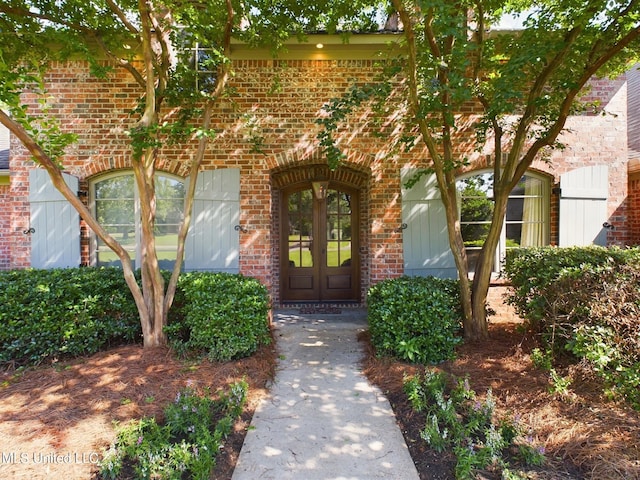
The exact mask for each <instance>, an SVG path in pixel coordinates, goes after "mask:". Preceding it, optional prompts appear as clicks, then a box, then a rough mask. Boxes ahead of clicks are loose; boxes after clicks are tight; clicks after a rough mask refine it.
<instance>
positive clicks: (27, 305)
mask: <svg viewBox="0 0 640 480" xmlns="http://www.w3.org/2000/svg"><path fill="white" fill-rule="evenodd" d="M140 336H141V328H140V319H139V317H138V311H137V309H136V306H135V303H134V301H133V298H132V297H131V293H130V292H129V288H128V287H127V285H126V283H125V281H124V278H123V276H122V270H120V269H117V268H99V269H97V268H76V269H55V270H15V271H6V272H0V362H3V363H4V362H13V363H16V364H19V365H22V364H38V363H40V362H42V361H43V360H45V359H53V358H58V357H61V356H79V355H87V354H92V353H95V352H97V351H99V350H100V349H103V348H105V347H107V346H109V345H113V344H121V343H131V342H135V341H138V340H139V339H140Z"/></svg>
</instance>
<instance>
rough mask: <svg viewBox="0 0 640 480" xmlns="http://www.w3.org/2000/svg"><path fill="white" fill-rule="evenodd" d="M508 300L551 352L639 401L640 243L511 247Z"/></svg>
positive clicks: (615, 393) (613, 391) (617, 394)
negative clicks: (632, 246)
mask: <svg viewBox="0 0 640 480" xmlns="http://www.w3.org/2000/svg"><path fill="white" fill-rule="evenodd" d="M505 273H506V275H507V278H508V279H509V280H510V281H511V283H512V285H513V293H512V294H511V295H510V297H509V299H508V301H509V302H510V303H511V304H513V305H514V306H515V307H516V309H517V311H518V312H519V313H520V314H521V315H522V316H523V317H524V318H526V319H527V320H528V322H529V325H530V327H531V328H532V329H533V330H534V331H536V332H538V333H539V334H540V336H541V340H542V342H543V343H544V345H545V350H548V351H549V352H550V353H552V354H555V355H558V354H566V353H570V354H571V355H572V356H573V358H574V359H575V360H576V361H581V364H583V365H586V366H588V367H589V368H590V370H591V371H593V372H595V373H597V374H598V375H600V377H601V378H602V379H603V380H604V385H605V389H606V390H607V393H609V394H610V395H611V396H612V397H618V398H625V399H626V400H627V401H629V402H630V403H631V404H632V405H633V406H634V407H635V408H637V409H640V329H639V328H638V318H640V250H639V249H620V248H602V247H583V248H577V247H576V248H536V249H522V250H515V251H510V252H508V254H507V259H506V263H505Z"/></svg>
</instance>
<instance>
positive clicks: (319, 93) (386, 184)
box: [0, 60, 628, 301]
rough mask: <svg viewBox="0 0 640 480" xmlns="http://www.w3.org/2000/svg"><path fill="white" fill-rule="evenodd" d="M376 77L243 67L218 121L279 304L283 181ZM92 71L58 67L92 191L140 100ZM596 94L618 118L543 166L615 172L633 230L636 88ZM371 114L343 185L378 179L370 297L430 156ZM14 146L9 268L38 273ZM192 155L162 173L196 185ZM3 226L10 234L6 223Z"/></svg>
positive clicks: (398, 254) (393, 260) (366, 250)
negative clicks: (629, 169)
mask: <svg viewBox="0 0 640 480" xmlns="http://www.w3.org/2000/svg"><path fill="white" fill-rule="evenodd" d="M376 71H377V67H376V64H375V63H374V62H373V61H368V60H322V61H321V60H314V61H302V60H290V61H286V62H285V61H275V60H239V61H236V62H235V65H234V72H235V75H234V77H233V78H232V80H231V87H233V89H234V91H235V94H234V96H233V97H230V98H227V99H225V100H224V101H223V102H222V103H221V104H220V105H219V106H218V108H217V110H216V112H215V113H214V116H213V118H214V119H215V121H214V127H215V128H216V129H217V130H218V135H217V138H216V139H215V140H214V141H213V142H212V143H211V145H210V147H209V149H208V151H207V154H206V158H205V161H204V165H203V168H205V169H211V168H220V167H237V168H240V170H241V199H240V202H241V205H240V207H241V218H240V223H241V224H242V225H243V226H245V227H246V228H247V231H246V233H243V232H241V233H240V244H241V251H240V269H241V271H242V273H244V274H246V275H251V276H255V277H257V278H259V279H260V280H261V281H262V282H263V283H265V285H267V287H268V288H269V289H270V291H271V293H272V295H273V298H274V300H276V301H277V299H278V298H279V290H278V289H279V287H278V281H279V280H278V273H279V244H278V242H279V235H278V234H277V232H278V231H279V229H278V227H279V223H278V222H279V219H278V211H279V210H278V207H279V205H278V201H279V196H278V195H279V190H278V188H277V186H276V185H275V184H274V178H275V176H276V175H278V174H281V173H283V172H287V171H289V169H292V168H294V167H296V166H298V165H308V166H313V165H318V164H323V163H324V159H323V158H322V156H321V154H320V152H319V149H318V144H317V140H316V134H317V132H318V126H317V125H316V123H315V121H316V119H317V118H319V117H321V116H322V115H323V112H322V107H323V104H324V103H325V102H326V101H328V100H329V99H330V98H333V97H337V96H339V95H341V94H342V93H344V92H345V91H347V89H348V88H349V87H351V85H352V84H353V83H354V82H358V83H365V82H368V81H371V79H372V78H373V77H374V75H375V73H376ZM88 72H89V70H88V65H87V64H86V63H83V62H75V63H68V64H59V65H56V69H55V71H54V73H53V74H52V75H51V78H50V80H51V82H52V84H51V85H50V87H49V92H50V94H51V96H52V98H54V99H55V102H54V111H56V112H57V113H58V114H60V115H62V116H64V117H65V118H67V119H68V122H67V123H66V124H65V128H67V129H68V130H69V131H72V132H75V133H77V134H78V136H79V142H78V143H77V145H76V146H74V147H73V148H72V149H71V150H70V151H69V155H68V156H67V157H66V158H65V167H66V169H67V171H68V173H71V174H73V175H76V176H78V177H79V178H80V179H81V181H82V185H84V187H83V188H84V189H86V188H87V185H88V183H89V182H90V181H91V180H92V179H93V178H95V177H96V176H98V175H100V174H102V173H104V172H107V171H110V170H114V169H121V168H128V166H129V156H128V147H127V137H126V135H125V130H126V129H127V128H128V127H129V126H131V122H132V119H131V117H130V116H129V110H130V109H131V108H132V107H133V106H134V104H135V99H136V98H137V96H138V94H139V90H138V89H137V87H136V85H134V84H133V83H132V82H131V80H130V79H129V78H128V77H127V76H126V75H125V74H124V73H118V74H115V75H114V76H113V77H112V78H110V79H109V81H108V82H101V81H98V80H96V79H93V78H92V77H91V76H90V75H89V73H88ZM596 91H597V92H598V93H597V94H598V95H599V96H600V97H602V98H604V99H605V104H606V108H607V110H608V111H609V112H610V113H611V115H605V116H593V115H585V116H583V117H578V118H574V119H572V120H571V122H570V125H569V127H570V128H571V129H572V132H571V133H567V134H566V135H565V136H564V137H563V140H565V141H566V143H567V144H568V148H567V149H566V150H564V151H562V152H555V153H554V154H553V155H552V159H553V162H552V163H545V162H538V163H536V164H535V168H536V170H538V171H539V172H542V173H544V174H546V175H548V176H549V178H551V179H552V182H553V183H555V182H557V181H558V180H559V178H560V177H559V176H560V175H561V174H562V173H564V172H566V171H569V170H571V169H574V168H578V167H580V166H586V165H596V164H603V163H606V164H609V165H610V166H611V168H610V179H609V180H610V183H611V190H612V193H613V195H612V199H611V201H610V208H609V210H610V214H611V218H612V223H618V224H621V225H622V224H623V223H624V222H625V221H626V216H627V215H628V211H627V210H628V206H627V205H626V204H625V199H626V196H627V183H626V153H625V152H626V130H625V128H626V127H625V120H626V109H625V108H626V107H625V102H626V88H625V84H624V82H623V81H622V80H620V81H618V82H615V83H613V84H612V83H600V84H599V85H598V88H597V90H596ZM25 100H26V101H29V100H30V99H29V98H28V97H27V98H25ZM391 103H392V102H389V104H391ZM473 108H474V107H473V105H469V106H468V108H467V110H468V111H469V112H470V113H472V112H473ZM616 115H617V116H616ZM371 116H372V112H370V111H368V110H366V109H362V110H360V111H358V112H356V113H354V115H353V116H352V118H351V122H350V125H349V127H348V128H342V129H341V130H339V131H338V132H337V134H336V136H337V138H338V140H339V142H340V145H341V147H342V148H343V151H344V152H345V153H346V155H347V157H346V161H345V165H346V166H347V167H348V168H347V169H345V170H343V171H341V172H339V173H337V174H336V175H343V177H341V178H342V179H343V180H344V181H345V182H356V180H355V179H349V177H348V172H349V171H353V172H359V174H364V175H365V176H366V178H367V181H366V182H365V183H362V184H359V188H360V189H361V212H360V223H361V224H360V240H361V249H360V255H361V260H362V262H361V272H362V276H361V285H360V286H361V292H362V298H364V294H365V292H366V290H367V288H368V286H369V285H370V284H372V283H375V282H377V281H379V280H382V279H384V278H388V277H394V276H399V275H401V274H402V272H403V255H402V233H399V232H397V229H398V227H399V226H400V224H401V220H402V212H401V197H400V168H402V167H403V166H405V165H414V166H426V165H427V163H426V159H427V155H426V153H425V152H424V151H423V150H422V149H419V148H417V149H414V151H413V152H412V153H411V154H407V153H404V152H399V151H396V150H393V149H392V143H393V142H390V141H389V137H390V136H393V135H399V134H400V133H401V132H399V131H398V128H397V127H398V124H397V122H396V120H395V119H396V118H397V112H393V111H390V112H386V113H384V114H382V116H380V117H379V121H378V122H376V123H375V124H371V123H368V122H367V121H366V120H367V119H369V118H371ZM459 135H460V136H461V139H462V140H463V141H462V142H461V144H462V145H463V148H464V149H466V150H468V151H469V152H471V155H472V158H479V157H473V155H479V154H476V153H473V150H474V144H473V136H472V135H471V133H470V131H461V132H459ZM13 147H14V152H15V155H12V160H11V170H12V179H11V186H10V188H9V192H8V196H9V198H10V201H9V202H8V203H9V205H10V211H11V223H10V225H9V227H8V229H9V235H8V237H9V239H8V243H9V248H8V249H9V257H10V261H9V260H7V256H6V253H3V252H4V251H6V247H2V243H0V255H1V256H2V259H0V268H6V266H7V265H8V266H9V267H10V268H24V267H28V266H29V254H30V252H29V248H30V247H29V242H28V241H26V240H27V239H26V238H25V236H24V235H23V234H22V231H23V230H24V229H25V227H26V226H27V225H28V221H29V207H28V190H27V178H28V171H29V169H30V168H33V164H32V162H31V161H30V160H29V156H28V155H27V154H26V153H25V152H24V151H22V150H21V149H20V147H19V146H18V145H13ZM190 147H192V145H187V146H181V147H180V148H177V147H171V148H166V149H164V150H163V151H162V152H161V169H162V170H165V171H168V172H171V173H174V174H177V175H182V176H184V175H185V174H186V170H185V168H184V164H185V163H186V162H187V161H188V160H189V158H190V156H191V155H192V154H193V148H190ZM291 171H292V170H291ZM1 195H3V191H2V190H0V196H1ZM4 195H7V193H4ZM552 211H553V210H552ZM0 221H1V220H0ZM0 228H3V226H2V224H1V223H0ZM554 228H555V227H553V225H552V231H557V229H556V230H553V229H554ZM623 230H624V229H619V230H617V231H616V232H615V233H614V235H613V236H612V240H613V241H622V240H623V235H622V234H621V235H622V236H620V238H617V237H616V235H618V232H622V231H623ZM274 232H276V233H274ZM623 233H624V232H623ZM87 235H88V234H87V233H85V234H84V240H83V259H84V261H88V255H87V252H88V241H87ZM614 237H616V238H614ZM2 238H3V239H6V238H7V237H6V236H4V235H3V237H2ZM2 248H5V250H4V251H3V250H1V249H2ZM3 262H4V263H3ZM3 266H4V267H3Z"/></svg>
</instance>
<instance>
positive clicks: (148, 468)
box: [99, 381, 248, 480]
mask: <svg viewBox="0 0 640 480" xmlns="http://www.w3.org/2000/svg"><path fill="white" fill-rule="evenodd" d="M247 391H248V385H247V383H246V382H244V381H242V382H239V383H235V384H233V385H231V387H230V389H229V393H228V394H222V395H221V396H220V398H219V399H218V400H214V399H212V398H211V397H210V396H209V395H208V394H207V393H206V392H204V393H200V392H197V391H196V390H195V389H194V388H192V387H187V388H185V389H183V390H182V391H180V392H179V393H178V395H177V397H176V400H175V402H173V403H171V404H170V405H168V406H167V407H166V408H165V410H164V416H165V418H166V421H165V424H164V425H160V424H158V423H156V420H155V418H153V417H151V418H143V419H141V420H136V421H132V422H130V423H128V424H126V425H124V426H122V427H121V428H119V431H118V433H117V439H116V441H115V443H114V444H113V445H112V446H111V447H110V448H109V450H108V451H107V452H106V454H105V456H104V458H103V460H102V461H101V462H100V464H99V468H100V472H99V475H100V478H102V479H120V480H123V479H129V478H130V479H136V480H138V479H167V480H168V479H174V478H190V479H194V480H206V479H208V478H210V476H211V470H212V469H213V467H214V466H215V458H216V455H217V454H218V452H219V451H220V448H221V447H222V444H223V441H224V439H225V438H226V437H227V435H228V434H229V433H230V432H231V428H232V426H233V423H234V422H235V420H236V419H237V418H238V417H239V416H240V414H241V413H242V410H243V407H244V405H245V403H246V396H247Z"/></svg>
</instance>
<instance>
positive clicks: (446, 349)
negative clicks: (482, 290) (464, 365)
mask: <svg viewBox="0 0 640 480" xmlns="http://www.w3.org/2000/svg"><path fill="white" fill-rule="evenodd" d="M458 285H459V284H458V282H457V281H456V280H447V279H440V278H435V277H401V278H397V279H389V280H384V281H382V282H380V283H378V284H376V285H374V286H373V287H371V289H369V293H368V296H367V302H368V310H369V313H368V319H369V330H370V333H371V342H372V344H373V345H374V347H375V348H376V350H377V352H378V354H380V355H391V356H394V357H397V358H399V359H402V360H408V361H410V362H416V363H424V364H435V363H440V362H443V361H445V360H448V359H452V358H453V357H454V355H455V346H456V345H457V344H459V343H460V341H461V338H460V337H459V336H458V333H459V330H460V322H461V319H462V313H461V307H460V293H459V287H458Z"/></svg>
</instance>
